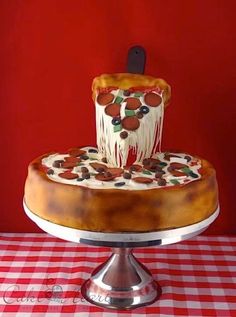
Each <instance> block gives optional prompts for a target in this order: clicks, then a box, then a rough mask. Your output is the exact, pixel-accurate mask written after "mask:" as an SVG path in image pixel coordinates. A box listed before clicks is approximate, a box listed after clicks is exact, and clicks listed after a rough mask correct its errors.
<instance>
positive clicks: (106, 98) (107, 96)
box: [97, 92, 114, 106]
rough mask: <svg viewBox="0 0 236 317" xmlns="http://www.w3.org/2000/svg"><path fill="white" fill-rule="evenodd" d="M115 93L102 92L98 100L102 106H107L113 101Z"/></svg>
mask: <svg viewBox="0 0 236 317" xmlns="http://www.w3.org/2000/svg"><path fill="white" fill-rule="evenodd" d="M113 99H114V95H113V94H112V93H110V92H109V93H106V92H102V93H100V94H99V95H98V96H97V102H98V104H99V105H101V106H106V105H108V104H109V103H111V102H112V100H113Z"/></svg>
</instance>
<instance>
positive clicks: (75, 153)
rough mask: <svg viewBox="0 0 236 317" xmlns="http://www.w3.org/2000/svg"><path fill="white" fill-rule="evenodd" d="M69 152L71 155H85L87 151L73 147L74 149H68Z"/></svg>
mask: <svg viewBox="0 0 236 317" xmlns="http://www.w3.org/2000/svg"><path fill="white" fill-rule="evenodd" d="M68 153H69V154H70V155H71V156H80V155H83V154H85V153H86V152H85V151H84V150H81V149H78V148H73V149H70V150H69V151H68Z"/></svg>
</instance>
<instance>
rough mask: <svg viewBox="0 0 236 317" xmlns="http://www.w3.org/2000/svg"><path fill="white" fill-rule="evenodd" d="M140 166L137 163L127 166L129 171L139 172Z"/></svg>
mask: <svg viewBox="0 0 236 317" xmlns="http://www.w3.org/2000/svg"><path fill="white" fill-rule="evenodd" d="M142 169H143V168H142V166H141V165H139V164H132V165H131V166H130V167H129V171H130V172H141V171H142Z"/></svg>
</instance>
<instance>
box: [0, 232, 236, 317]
mask: <svg viewBox="0 0 236 317" xmlns="http://www.w3.org/2000/svg"><path fill="white" fill-rule="evenodd" d="M109 254H110V250H109V249H107V248H98V247H91V246H86V245H82V244H76V243H72V242H67V241H63V240H60V239H57V238H55V237H53V236H50V235H48V234H32V233H25V234H20V233H17V234H15V233H2V234H0V281H1V285H0V316H3V317H29V316H33V317H41V316H46V317H48V316H51V317H72V316H76V317H80V316H81V317H87V316H93V317H94V316H96V317H100V316H101V317H117V316H122V317H134V316H137V317H139V316H140V317H141V316H145V315H147V316H224V317H227V316H236V237H228V236H217V237H206V236H199V237H196V238H194V239H190V240H187V241H183V242H181V243H177V244H172V245H168V246H161V247H160V246H159V247H149V248H138V249H135V251H134V254H135V256H136V257H137V258H138V259H139V260H140V261H141V262H143V263H144V264H145V265H146V266H147V267H148V268H149V269H150V271H151V272H152V274H153V275H154V277H155V278H156V280H158V282H159V284H160V285H161V286H162V291H163V294H162V296H161V298H160V300H158V301H157V302H155V303H154V304H152V305H150V306H147V307H142V308H137V309H134V310H132V311H114V310H109V309H103V308H99V307H96V306H93V305H91V304H89V303H88V302H86V301H85V300H84V299H83V298H82V297H81V294H80V286H81V284H82V283H83V281H84V280H86V279H87V278H88V277H89V276H90V273H91V272H92V270H93V269H94V268H95V267H96V266H97V265H98V264H99V263H101V262H103V261H104V260H105V259H106V258H107V257H108V255H109Z"/></svg>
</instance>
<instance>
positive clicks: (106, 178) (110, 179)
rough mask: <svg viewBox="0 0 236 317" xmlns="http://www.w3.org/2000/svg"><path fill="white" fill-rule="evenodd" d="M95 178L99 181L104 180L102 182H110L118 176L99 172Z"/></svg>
mask: <svg viewBox="0 0 236 317" xmlns="http://www.w3.org/2000/svg"><path fill="white" fill-rule="evenodd" d="M95 178H96V179H97V180H99V181H102V182H108V181H112V180H113V179H115V178H116V176H115V175H111V176H106V175H104V174H97V175H95Z"/></svg>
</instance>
